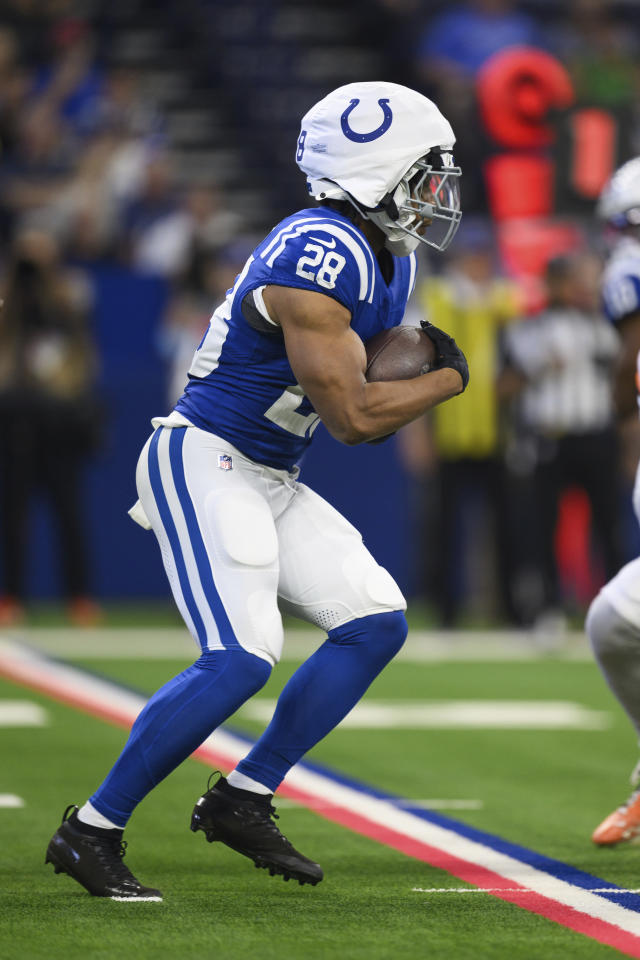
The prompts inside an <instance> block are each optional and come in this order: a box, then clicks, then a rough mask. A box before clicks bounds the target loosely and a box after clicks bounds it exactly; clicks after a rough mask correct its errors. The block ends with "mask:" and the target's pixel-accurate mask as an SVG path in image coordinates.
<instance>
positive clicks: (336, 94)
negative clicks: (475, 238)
mask: <svg viewBox="0 0 640 960" xmlns="http://www.w3.org/2000/svg"><path fill="white" fill-rule="evenodd" d="M454 142H455V137H454V135H453V130H452V129H451V125H450V124H449V122H448V121H447V120H446V119H445V118H444V117H443V115H442V114H441V113H440V111H439V110H438V108H437V107H436V105H435V103H433V102H432V101H431V100H428V99H427V97H424V96H422V94H420V93H417V92H416V91H415V90H410V89H409V88H408V87H403V86H400V85H399V84H397V83H385V82H383V81H372V82H366V83H349V84H347V85H346V86H344V87H338V89H337V90H334V91H333V92H332V93H330V94H328V95H327V96H326V97H325V98H324V99H323V100H320V102H319V103H316V104H315V106H313V107H312V108H311V109H310V110H309V111H308V113H306V114H305V116H304V117H303V118H302V124H301V130H300V136H299V137H298V144H297V153H296V162H297V164H298V166H299V167H300V169H301V170H302V171H303V173H306V175H307V185H308V189H309V193H310V194H311V196H313V197H315V199H316V200H329V199H334V200H348V201H349V202H350V203H351V204H352V205H353V206H354V207H355V208H356V209H357V210H358V212H359V213H360V214H361V215H362V216H363V217H365V218H366V219H367V220H371V221H372V222H373V223H375V224H376V226H378V227H379V228H380V229H381V230H382V231H383V233H384V234H385V235H386V237H387V241H386V243H385V246H386V247H387V248H388V249H389V250H390V251H391V252H392V253H395V254H396V255H397V256H406V255H407V254H409V253H411V252H412V251H413V250H415V248H416V247H417V246H418V244H419V243H426V244H428V245H429V246H430V247H435V248H436V249H437V250H445V249H446V248H447V247H448V246H449V244H450V243H451V240H452V239H453V235H454V234H455V232H456V230H457V229H458V224H459V223H460V218H461V216H462V214H461V210H460V187H459V182H460V175H461V171H460V168H459V167H456V166H455V165H454V162H453V155H452V153H451V150H452V148H453V144H454ZM423 233H424V235H423Z"/></svg>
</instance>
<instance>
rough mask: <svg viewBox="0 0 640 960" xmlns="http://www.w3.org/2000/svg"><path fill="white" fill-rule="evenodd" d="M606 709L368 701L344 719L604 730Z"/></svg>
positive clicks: (269, 709) (255, 712) (255, 710)
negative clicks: (604, 710)
mask: <svg viewBox="0 0 640 960" xmlns="http://www.w3.org/2000/svg"><path fill="white" fill-rule="evenodd" d="M275 707H276V701H275V700H267V699H263V698H260V697H256V698H255V699H253V700H250V701H249V702H248V703H246V704H245V705H244V706H243V707H242V708H241V716H245V717H248V718H250V719H251V720H258V721H261V722H264V723H268V722H269V720H270V719H271V717H272V716H273V712H274V710H275ZM610 725H611V718H610V716H609V714H608V713H604V712H603V711H601V710H591V709H589V708H587V707H583V706H582V705H581V704H579V703H571V702H568V701H564V700H432V699H429V700H417V701H411V700H402V701H391V700H384V701H383V700H370V699H368V700H366V701H364V702H363V703H359V704H357V706H355V707H354V708H353V710H352V711H351V713H349V714H348V715H347V716H346V717H345V718H344V720H343V721H342V722H341V723H340V727H341V728H342V729H346V728H348V729H351V730H389V729H401V730H606V729H607V728H608V727H609V726H610Z"/></svg>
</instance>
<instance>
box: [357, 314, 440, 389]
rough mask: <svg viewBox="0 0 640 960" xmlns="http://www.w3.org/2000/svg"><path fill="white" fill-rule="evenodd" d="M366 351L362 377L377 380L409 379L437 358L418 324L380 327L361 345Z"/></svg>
mask: <svg viewBox="0 0 640 960" xmlns="http://www.w3.org/2000/svg"><path fill="white" fill-rule="evenodd" d="M364 347H365V350H366V352H367V368H366V371H365V376H366V378H367V380H368V381H369V382H370V383H371V382H373V381H376V380H410V379H411V378H412V377H418V376H420V374H421V373H426V372H427V370H428V369H429V368H430V367H431V365H432V364H433V363H434V362H435V359H436V348H435V346H434V344H433V341H432V340H431V339H430V338H429V337H428V336H427V334H426V333H425V332H424V330H423V329H422V328H421V327H391V329H390V330H382V331H381V332H380V333H377V334H376V335H375V337H371V339H370V340H367V342H366V343H365V345H364Z"/></svg>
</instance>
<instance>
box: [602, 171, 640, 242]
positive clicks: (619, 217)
mask: <svg viewBox="0 0 640 960" xmlns="http://www.w3.org/2000/svg"><path fill="white" fill-rule="evenodd" d="M596 212H597V214H598V216H599V217H600V218H601V219H602V220H607V221H608V222H609V223H611V225H612V226H614V227H630V226H633V227H637V226H640V157H635V158H634V159H633V160H628V161H627V163H623V165H622V166H621V167H619V168H618V169H617V170H616V172H615V173H614V175H613V176H612V177H611V179H610V180H609V182H608V183H607V185H606V186H605V188H604V190H603V191H602V193H601V194H600V199H599V200H598V206H597V208H596Z"/></svg>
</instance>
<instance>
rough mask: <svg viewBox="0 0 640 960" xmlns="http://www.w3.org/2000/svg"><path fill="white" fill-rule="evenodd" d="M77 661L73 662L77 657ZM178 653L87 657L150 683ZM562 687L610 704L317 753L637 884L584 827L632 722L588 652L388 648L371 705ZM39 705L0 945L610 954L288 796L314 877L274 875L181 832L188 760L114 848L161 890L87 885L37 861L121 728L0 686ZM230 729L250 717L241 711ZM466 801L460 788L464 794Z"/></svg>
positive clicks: (301, 952)
mask: <svg viewBox="0 0 640 960" xmlns="http://www.w3.org/2000/svg"><path fill="white" fill-rule="evenodd" d="M75 662H76V663H82V661H81V660H76V661H75ZM186 662H187V661H185V660H175V659H174V660H142V659H111V658H105V659H104V660H96V659H95V658H93V657H92V658H91V659H87V660H86V662H85V664H84V665H85V666H86V667H88V668H89V669H91V670H94V671H99V672H100V673H102V674H104V675H106V676H110V677H113V678H116V679H118V680H120V681H123V682H125V683H127V684H128V685H129V686H133V687H136V688H138V689H140V690H144V691H149V692H150V691H152V690H153V689H154V688H155V687H157V686H158V685H159V684H161V683H162V682H163V681H164V680H166V679H168V678H169V677H170V676H172V675H173V674H174V673H175V672H177V671H178V670H179V669H181V668H182V666H184V665H185V663H186ZM294 667H295V664H294V663H292V662H285V663H283V664H281V665H280V666H279V667H278V668H276V670H275V671H274V673H273V675H272V678H271V680H270V681H269V684H268V685H267V687H265V689H264V690H263V691H262V692H261V694H260V698H264V699H273V698H274V697H275V696H277V693H278V691H279V689H280V688H281V687H282V685H283V683H284V682H285V680H286V678H287V676H288V675H289V674H290V673H291V671H292V670H293V669H294ZM467 698H468V699H473V700H482V699H486V700H503V699H508V700H517V699H525V700H529V701H532V700H540V701H545V700H547V701H549V700H563V701H564V700H567V701H572V702H574V703H578V704H580V705H582V706H584V707H588V708H592V709H594V710H599V711H606V712H607V713H608V714H609V715H610V719H611V726H610V727H609V728H608V729H606V730H597V731H594V730H590V731H587V730H561V731H558V730H547V731H540V730H538V731H533V730H495V729H493V730H489V729H485V730H479V729H461V730H451V729H449V730H447V729H399V728H394V729H375V730H371V729H369V730H368V729H351V728H345V729H338V730H336V731H334V733H333V734H332V735H331V736H330V737H329V738H327V740H326V741H325V742H324V743H322V744H321V745H320V746H319V747H317V748H316V750H315V751H314V752H313V755H312V759H314V760H316V761H318V762H321V763H324V764H327V765H330V766H331V767H333V768H335V769H337V770H340V771H343V772H345V773H347V774H349V775H350V776H353V777H356V778H359V779H362V780H364V781H366V782H368V783H370V784H372V785H377V786H378V787H380V788H382V789H386V790H389V791H391V792H393V793H397V794H400V795H403V796H405V797H407V798H414V799H425V798H440V799H447V798H448V799H456V800H458V801H467V802H468V803H469V804H471V806H474V805H475V807H476V808H475V809H461V810H454V811H447V810H445V811H444V812H446V813H447V814H448V815H450V816H453V817H456V818H458V819H460V820H464V821H465V822H467V823H470V824H472V825H474V826H477V827H479V828H481V829H484V830H488V831H491V832H493V833H497V834H499V835H501V836H503V837H505V838H507V839H508V840H510V841H512V842H515V843H519V844H522V845H524V846H527V847H531V848H533V849H535V850H537V851H539V852H540V853H543V854H546V855H547V856H551V857H555V858H558V859H561V860H565V861H567V862H569V863H571V864H573V865H575V866H576V867H579V868H581V869H583V870H585V871H588V872H589V873H592V874H595V875H597V876H599V877H601V878H603V879H605V880H607V881H610V882H613V883H617V884H620V885H621V886H624V887H631V888H636V887H638V886H640V882H639V881H640V849H639V848H626V849H622V848H621V849H618V850H613V851H603V850H598V849H596V848H594V847H593V846H592V845H591V843H590V841H589V836H590V833H591V831H592V829H593V828H594V826H595V825H596V824H597V823H598V822H599V820H600V819H602V817H603V816H604V815H605V814H606V813H608V812H609V811H610V809H612V808H613V806H615V805H616V804H617V803H619V802H620V801H621V800H622V799H624V797H625V795H626V793H627V779H626V778H627V775H628V772H629V769H630V768H631V767H632V766H633V764H634V763H635V760H636V759H637V756H636V746H635V743H634V736H633V734H632V732H631V730H630V729H629V728H628V726H627V724H626V722H625V720H624V717H623V716H622V714H621V712H620V710H619V708H618V707H617V706H616V704H615V703H614V701H613V699H612V697H611V695H610V694H609V693H608V691H607V690H606V688H605V686H604V683H603V681H602V680H601V678H600V675H599V673H598V672H597V669H596V668H595V666H594V665H593V664H592V663H591V662H588V661H587V662H573V661H568V660H565V659H561V658H554V657H545V658H540V659H533V660H527V661H523V662H464V661H460V662H422V663H421V662H408V661H402V660H400V661H398V662H396V663H394V664H392V665H391V666H390V667H389V668H388V669H387V670H386V672H385V673H384V674H383V675H382V676H381V677H380V678H379V679H378V680H377V681H376V683H375V684H374V685H373V687H372V688H371V690H370V692H369V694H368V696H367V698H366V702H367V703H370V704H375V703H376V702H377V701H385V702H395V703H398V704H401V703H402V702H403V701H406V700H411V701H420V700H425V701H433V700H448V699H455V700H464V699H467ZM6 699H17V700H29V701H31V702H35V703H40V704H42V705H43V706H44V707H45V709H46V711H47V714H48V717H49V724H48V725H47V726H44V727H41V728H35V727H33V728H30V727H23V728H6V729H5V730H3V739H4V742H5V749H4V751H3V760H4V762H3V764H2V771H1V774H0V777H1V781H0V792H2V793H12V794H17V795H18V796H20V797H22V798H23V799H24V801H25V806H24V807H23V808H22V809H0V825H1V836H2V850H3V856H2V881H1V883H0V890H1V893H0V896H1V902H0V930H1V933H0V956H2V957H3V958H4V960H40V958H43V960H44V958H56V960H57V958H63V957H68V958H71V960H75V958H77V960H80V958H105V960H107V958H109V960H110V958H126V960H128V958H134V957H136V958H141V960H147V958H148V960H151V958H169V957H177V958H194V960H195V958H201V957H204V958H206V957H209V956H210V957H218V958H224V960H241V958H249V957H255V958H265V960H276V958H280V960H298V958H300V960H304V958H309V960H321V958H333V957H336V956H340V957H344V958H347V960H350V958H354V960H359V958H363V960H364V958H371V960H383V958H391V957H393V958H399V960H413V958H421V957H429V958H434V960H466V958H469V960H471V958H474V960H475V958H478V957H480V958H496V960H510V958H514V960H539V958H540V960H547V958H549V960H555V958H576V960H578V958H580V960H582V958H605V957H615V956H620V954H619V953H617V951H615V950H613V949H611V948H609V947H605V946H602V945H600V944H598V943H595V942H593V941H591V940H589V939H588V938H586V937H584V936H581V935H579V934H577V933H573V932H571V931H569V930H565V929H564V928H562V927H560V926H559V925H557V924H554V923H552V922H551V921H548V920H546V919H543V918H540V917H537V916H534V915H533V914H530V913H528V912H526V911H524V910H522V909H520V908H518V907H516V906H512V905H510V904H507V903H504V902H502V901H500V900H498V899H496V898H494V897H491V896H490V895H487V894H482V893H477V894H473V895H466V896H465V895H457V894H453V893H451V894H420V893H415V892H413V890H412V888H414V887H423V888H426V887H450V888H453V887H461V886H463V884H461V882H460V881H459V880H457V879H455V878H453V877H450V876H448V875H447V874H445V873H443V872H442V871H438V870H436V869H434V868H432V867H429V866H428V865H426V864H424V863H422V862H419V861H417V860H413V859H411V858H409V857H406V856H404V855H402V854H400V853H397V852H395V851H393V850H390V849H387V848H385V847H383V846H380V845H378V844H376V843H375V842H373V841H371V840H368V839H366V838H364V837H361V836H357V835H354V834H352V833H350V832H349V831H347V830H345V829H343V828H341V827H339V826H337V825H334V824H332V823H330V822H328V821H326V820H324V819H322V818H321V817H319V816H317V815H314V814H312V813H310V812H308V811H306V810H304V809H302V808H299V807H295V806H292V805H290V804H288V805H287V804H285V805H283V807H282V809H281V820H280V826H281V827H282V829H283V830H284V832H285V833H286V834H287V835H289V836H290V838H291V839H292V840H293V842H294V843H295V844H296V845H297V846H298V847H299V848H300V849H301V850H303V851H304V852H305V853H306V854H307V855H309V856H312V857H315V858H317V859H318V860H319V861H320V862H321V863H322V866H323V868H324V870H325V880H324V882H323V883H322V884H320V885H319V886H318V887H316V888H310V887H302V888H301V887H299V886H297V885H292V884H290V883H289V884H285V883H283V882H282V881H281V880H280V879H279V878H273V879H272V878H270V877H268V876H267V875H266V873H264V872H263V871H257V870H255V869H254V868H253V866H252V865H251V863H250V862H249V861H247V860H245V859H244V858H241V857H239V856H238V855H236V854H234V853H232V852H231V851H228V850H227V849H226V848H223V847H221V846H220V845H218V844H214V845H209V844H207V843H206V842H205V840H204V837H203V835H202V834H198V835H194V834H192V833H191V832H190V831H189V830H188V822H189V815H190V812H191V808H192V805H193V803H194V801H195V800H196V799H197V797H198V796H199V795H200V793H201V792H202V790H203V788H204V786H205V783H206V778H207V771H206V769H205V767H203V766H202V765H201V764H199V763H197V762H195V761H187V762H186V763H185V764H183V766H182V767H181V768H180V769H179V770H177V771H176V772H175V773H174V774H172V775H171V777H169V778H168V779H167V780H166V781H165V782H164V783H163V784H162V785H161V786H160V787H158V788H157V790H156V791H154V793H153V794H152V795H151V796H150V797H148V798H147V800H146V801H145V802H144V804H142V805H141V807H140V808H139V810H138V811H137V812H136V815H135V816H134V819H133V820H132V823H131V825H130V827H129V828H128V830H127V839H128V841H129V845H130V846H129V853H128V863H129V865H130V866H131V868H132V869H133V871H134V872H135V873H136V875H137V876H139V878H140V879H141V880H142V881H143V882H146V883H148V884H151V885H154V886H158V887H159V888H160V889H161V890H162V891H163V893H164V897H165V900H164V902H163V903H162V904H144V903H141V904H121V903H113V902H111V901H103V900H98V899H94V898H91V897H89V895H88V894H86V893H85V892H84V891H83V890H82V889H81V888H80V887H79V886H77V885H76V884H75V883H74V882H73V881H72V880H70V879H69V878H67V877H64V876H54V873H53V870H52V868H51V866H47V867H46V868H45V866H44V852H45V848H46V844H47V842H48V839H49V837H50V835H51V833H52V832H53V830H54V829H55V827H56V826H57V823H58V821H59V818H60V815H61V814H62V811H63V809H64V807H65V806H66V805H67V804H68V803H71V802H74V801H75V802H82V801H84V799H86V796H87V794H88V793H89V792H90V791H91V790H92V789H93V788H94V787H95V786H96V785H97V783H98V782H99V780H100V779H101V776H102V775H103V774H104V773H105V772H106V769H107V768H108V766H109V765H110V763H111V762H112V760H113V759H114V758H115V756H116V754H117V752H118V750H119V748H120V745H121V744H122V742H123V736H124V734H123V732H122V731H121V730H119V729H117V728H115V727H111V726H109V725H107V724H105V723H103V722H101V721H99V720H96V719H93V718H91V717H87V716H85V715H83V714H80V713H77V712H75V711H74V710H73V709H71V708H68V707H65V706H62V705H59V704H56V703H53V702H51V701H50V700H48V699H47V698H46V697H43V696H40V695H37V694H34V693H32V692H31V691H26V690H24V689H21V688H19V687H16V686H12V685H10V684H8V683H4V682H3V683H2V684H0V700H6ZM232 722H233V724H234V726H235V727H236V728H240V729H242V730H245V731H247V732H248V733H250V734H257V733H259V731H260V729H261V724H260V723H257V722H256V721H255V720H252V719H250V718H249V717H247V716H246V714H243V713H242V712H240V713H239V714H238V715H237V716H236V717H235V718H233V721H232ZM472 802H475V804H474V803H472Z"/></svg>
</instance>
